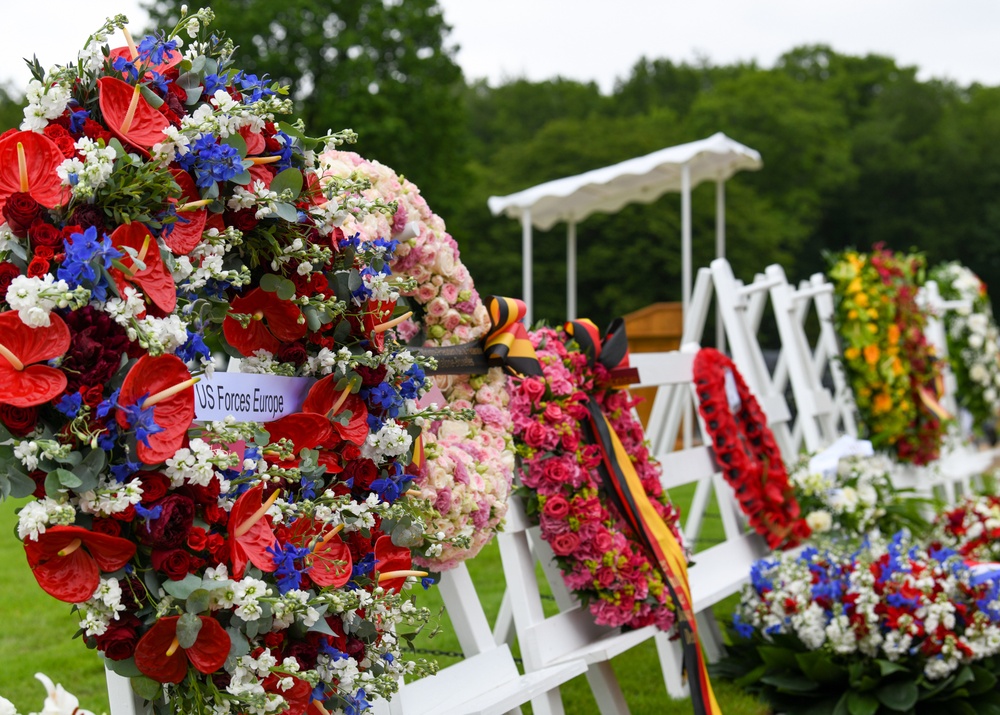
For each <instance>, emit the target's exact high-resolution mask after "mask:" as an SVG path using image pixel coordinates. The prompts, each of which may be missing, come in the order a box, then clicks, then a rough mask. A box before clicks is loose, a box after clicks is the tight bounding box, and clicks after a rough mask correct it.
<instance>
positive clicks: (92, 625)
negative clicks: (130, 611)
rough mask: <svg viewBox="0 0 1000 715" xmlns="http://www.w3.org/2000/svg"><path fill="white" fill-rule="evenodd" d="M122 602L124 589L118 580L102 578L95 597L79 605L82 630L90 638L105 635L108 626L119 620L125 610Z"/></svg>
mask: <svg viewBox="0 0 1000 715" xmlns="http://www.w3.org/2000/svg"><path fill="white" fill-rule="evenodd" d="M121 600H122V589H121V586H120V585H119V584H118V579H116V578H114V577H112V578H102V579H101V582H100V584H99V585H98V587H97V590H96V591H94V595H93V596H91V597H90V599H89V600H87V601H85V602H83V603H80V604H77V608H78V609H79V612H80V615H81V618H80V628H82V629H83V630H84V633H85V634H86V635H88V636H100V635H103V634H104V632H105V631H107V630H108V624H109V623H111V621H113V620H118V613H119V611H124V610H125V606H123V605H122V602H121Z"/></svg>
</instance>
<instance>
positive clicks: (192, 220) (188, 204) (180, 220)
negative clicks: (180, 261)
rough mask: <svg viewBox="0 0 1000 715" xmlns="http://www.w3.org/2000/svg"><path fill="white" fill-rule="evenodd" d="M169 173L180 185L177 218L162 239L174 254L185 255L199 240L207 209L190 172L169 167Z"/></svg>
mask: <svg viewBox="0 0 1000 715" xmlns="http://www.w3.org/2000/svg"><path fill="white" fill-rule="evenodd" d="M170 173H171V174H173V175H174V181H176V182H177V185H178V186H180V187H181V198H180V201H179V202H178V204H177V220H176V221H175V222H174V223H173V228H172V229H170V232H169V233H167V232H164V236H163V240H164V242H166V244H167V248H169V249H170V250H171V251H173V252H174V254H175V255H178V256H185V255H187V254H188V253H190V252H191V251H192V249H194V247H195V246H197V245H198V243H199V242H200V241H201V236H202V234H203V233H204V232H205V228H206V227H205V223H206V222H207V221H208V209H206V208H205V207H204V206H202V205H201V202H202V201H203V199H202V198H201V194H200V193H199V192H198V186H197V185H196V184H195V183H194V179H193V178H191V174H189V173H188V172H186V171H184V170H183V169H171V170H170Z"/></svg>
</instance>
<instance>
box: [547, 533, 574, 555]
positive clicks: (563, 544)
mask: <svg viewBox="0 0 1000 715" xmlns="http://www.w3.org/2000/svg"><path fill="white" fill-rule="evenodd" d="M549 545H550V546H551V547H552V550H553V551H554V552H555V554H556V556H569V555H570V554H572V553H573V552H574V551H576V549H577V547H578V546H579V545H580V537H579V536H577V535H576V534H574V533H572V532H569V533H566V534H559V535H558V536H557V537H556V538H554V539H552V541H551V542H550V544H549Z"/></svg>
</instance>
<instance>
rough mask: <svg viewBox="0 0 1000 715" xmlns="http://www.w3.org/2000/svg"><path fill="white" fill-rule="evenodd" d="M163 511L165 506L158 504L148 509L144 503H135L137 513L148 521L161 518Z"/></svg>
mask: <svg viewBox="0 0 1000 715" xmlns="http://www.w3.org/2000/svg"><path fill="white" fill-rule="evenodd" d="M162 512H163V507H162V506H160V505H159V504H157V505H156V506H154V507H153V508H152V509H147V508H146V507H144V506H143V505H142V504H136V505H135V513H136V514H138V515H139V516H140V517H142V518H143V519H144V520H146V521H156V520H157V519H159V518H160V514H161V513H162Z"/></svg>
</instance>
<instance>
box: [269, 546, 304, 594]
mask: <svg viewBox="0 0 1000 715" xmlns="http://www.w3.org/2000/svg"><path fill="white" fill-rule="evenodd" d="M267 553H269V554H271V560H272V561H273V562H274V564H275V565H276V566H277V567H278V568H277V569H276V570H275V572H274V573H275V576H276V577H277V579H278V592H279V593H281V594H282V595H284V594H286V593H288V592H289V591H291V590H293V589H296V588H298V587H299V584H300V583H302V574H304V573H306V572H307V571H309V569H310V567H309V566H305V567H299V566H296V565H295V562H296V561H298V560H299V559H304V558H305V557H306V556H308V555H309V549H308V548H306V547H298V546H296V545H295V544H290V543H286V544H278V543H277V542H275V544H274V545H273V546H268V547H267Z"/></svg>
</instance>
